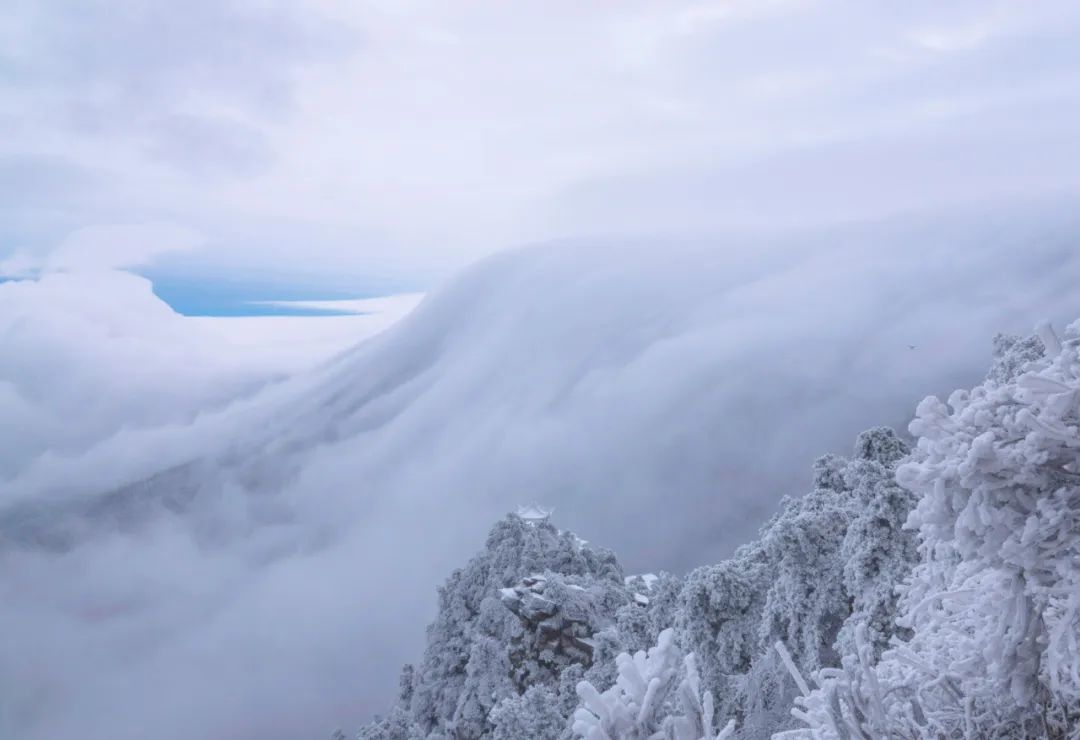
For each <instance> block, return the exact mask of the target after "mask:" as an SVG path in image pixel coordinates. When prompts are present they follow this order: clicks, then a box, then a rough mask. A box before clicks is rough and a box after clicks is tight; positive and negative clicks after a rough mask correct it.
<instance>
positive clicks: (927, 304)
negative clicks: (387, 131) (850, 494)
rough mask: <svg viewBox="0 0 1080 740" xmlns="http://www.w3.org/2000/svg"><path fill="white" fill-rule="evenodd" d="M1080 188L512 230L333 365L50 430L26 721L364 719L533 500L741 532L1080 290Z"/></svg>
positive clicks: (663, 555)
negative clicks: (888, 207)
mask: <svg viewBox="0 0 1080 740" xmlns="http://www.w3.org/2000/svg"><path fill="white" fill-rule="evenodd" d="M1072 210H1073V209H1070V208H1069V204H1068V203H1052V204H1049V205H1045V204H1044V205H1042V206H1038V207H1034V206H1032V207H1031V208H1029V209H1027V210H1024V209H1019V208H1016V207H1014V208H1012V209H1004V208H1001V209H980V210H974V211H969V212H964V213H952V214H950V215H948V216H945V215H923V216H909V217H906V218H903V219H895V220H891V221H886V222H876V223H869V224H865V225H860V226H851V227H847V228H844V229H828V230H817V231H803V232H799V233H795V234H792V235H788V236H752V235H748V234H747V235H742V236H738V235H736V236H730V237H726V238H722V239H721V238H711V239H704V238H703V239H700V240H687V239H670V240H666V241H663V242H656V241H651V240H649V241H640V242H627V241H624V242H614V243H609V242H602V241H582V240H578V241H573V242H562V243H556V244H548V245H542V246H537V247H533V248H528V249H524V250H518V251H513V252H507V253H504V254H500V255H497V256H495V257H491V258H488V259H487V260H485V261H483V262H481V263H479V264H478V265H476V266H475V267H473V268H471V269H469V270H467V271H465V272H464V273H463V274H461V275H460V276H459V277H457V278H456V279H454V280H452V281H450V282H449V283H448V284H447V285H446V286H444V287H443V288H442V289H441V290H439V291H436V292H435V293H434V294H433V295H431V296H429V297H428V298H427V299H426V300H425V301H424V302H423V303H422V304H421V305H420V306H419V307H418V308H417V309H416V310H415V311H414V312H413V313H412V314H410V315H409V316H408V317H407V318H406V319H404V320H403V321H401V322H400V323H398V324H396V325H395V326H393V327H392V328H390V329H389V330H387V331H385V332H383V333H381V334H379V335H378V336H376V337H374V338H372V339H370V340H368V341H366V342H364V343H362V344H360V345H358V346H356V347H354V348H353V349H351V350H349V351H347V352H345V353H343V354H341V355H338V356H337V357H335V358H333V359H332V360H330V361H329V362H327V363H326V364H323V365H321V366H319V367H318V368H316V369H314V370H312V371H311V372H308V373H303V374H300V375H297V376H295V377H293V378H291V379H289V380H286V381H284V382H280V383H275V384H272V385H269V386H267V387H266V388H265V389H263V390H262V391H261V392H259V393H257V394H254V395H251V396H248V397H247V398H244V399H241V400H239V401H236V402H235V403H232V404H230V405H228V406H227V407H225V408H221V409H218V410H217V411H209V412H206V413H202V414H199V415H197V416H195V417H194V418H185V417H178V416H173V417H170V418H166V419H164V420H159V421H162V423H161V424H159V425H157V426H155V427H154V428H144V429H133V428H124V429H121V430H119V431H117V432H116V433H115V434H113V435H112V436H110V437H109V438H107V439H105V440H104V441H101V442H99V443H98V444H96V445H94V446H93V447H92V448H91V449H89V450H86V451H84V452H80V453H78V454H72V455H68V456H65V457H63V458H62V459H61V458H59V457H57V456H55V455H53V456H48V457H40V458H37V459H30V460H26V459H25V458H24V459H23V462H22V464H21V465H20V466H19V469H18V475H16V476H15V477H13V478H11V479H9V480H8V481H7V482H6V483H5V504H4V508H3V510H0V558H2V560H0V568H2V569H3V572H4V575H5V577H4V578H3V579H2V581H0V582H2V583H3V586H2V589H3V592H2V593H0V629H2V630H3V632H4V634H6V635H8V636H9V638H10V639H9V640H8V641H6V642H5V644H4V647H3V648H2V650H3V651H4V654H3V655H2V656H0V666H2V668H0V696H3V697H4V707H5V712H4V717H5V721H7V722H8V727H9V728H10V732H13V733H15V734H16V735H18V736H20V737H26V738H31V739H34V740H37V739H43V738H50V739H51V738H59V737H66V736H69V735H70V734H72V733H75V732H79V733H81V734H82V735H83V736H89V737H102V738H105V737H108V738H112V739H113V740H125V739H126V738H136V737H142V736H145V733H146V732H147V731H148V728H153V729H154V732H155V733H157V734H158V735H159V736H161V737H162V738H164V739H165V740H173V739H174V738H175V739H176V740H180V738H187V737H192V736H199V737H237V738H248V737H250V738H256V737H258V738H260V740H265V739H266V738H271V739H273V738H291V737H296V736H298V735H304V736H318V735H319V734H320V733H325V732H328V731H329V730H330V729H332V728H333V726H335V725H338V724H340V725H343V726H346V727H351V726H354V725H357V724H359V722H360V721H362V720H363V719H364V718H365V717H366V716H367V715H368V714H369V713H370V712H372V711H376V710H378V709H380V708H382V707H384V706H385V705H386V700H387V698H388V696H389V694H390V692H391V690H392V685H393V676H394V674H395V671H396V668H397V666H398V664H399V663H400V662H402V661H404V660H407V659H410V658H414V657H416V656H415V651H416V650H418V649H419V646H420V644H421V640H420V637H421V635H422V629H423V625H424V623H425V621H426V620H427V618H428V617H429V615H430V614H431V611H432V606H433V603H434V593H433V589H434V585H435V584H436V583H437V582H439V581H440V580H441V579H442V578H443V577H445V575H446V574H447V572H448V570H449V569H450V568H452V567H454V566H455V565H456V564H458V563H460V562H462V561H463V560H464V558H465V557H467V556H468V554H469V553H470V552H472V551H473V550H474V549H475V548H476V547H477V545H478V543H479V542H480V538H481V537H482V536H483V533H484V532H485V531H486V529H487V527H488V525H489V523H490V522H491V521H492V520H493V519H494V518H495V517H497V516H499V515H501V514H502V513H504V512H505V511H506V510H508V509H511V508H513V507H514V506H515V505H517V504H518V503H521V502H525V501H531V500H538V501H541V502H543V503H545V504H547V505H551V506H554V507H555V509H556V512H557V513H556V520H557V523H558V524H559V525H560V526H563V527H567V528H570V529H573V530H575V531H577V532H579V533H581V534H582V535H583V536H586V537H588V538H590V539H591V540H593V541H595V542H597V543H599V544H602V545H605V546H610V547H613V548H615V549H616V550H617V551H618V552H619V553H620V556H621V558H622V559H623V562H624V563H626V564H627V565H628V567H630V568H632V569H643V568H650V569H653V568H667V569H673V570H683V569H685V568H687V567H689V566H691V565H696V564H700V563H704V562H709V561H712V560H715V559H717V558H719V557H721V556H722V555H724V554H726V553H728V552H730V551H731V550H732V548H733V547H735V546H736V545H737V544H739V543H741V542H743V541H746V540H747V539H749V538H751V537H752V535H753V532H754V530H755V528H756V527H757V526H758V525H759V524H760V523H761V522H762V521H763V520H764V518H765V517H766V516H767V515H768V514H769V513H771V511H772V510H773V508H774V506H775V504H776V502H777V501H778V499H779V498H780V497H781V496H782V495H784V494H799V493H801V492H803V490H804V489H805V487H806V485H807V483H808V477H809V475H808V473H809V466H810V464H811V462H812V461H813V459H814V458H815V457H816V456H817V455H819V454H822V453H824V452H828V451H841V452H842V451H845V450H846V449H847V447H848V445H849V444H850V442H851V440H852V439H853V437H854V435H855V434H856V433H857V432H858V431H860V430H861V429H863V428H865V427H868V426H871V425H876V424H881V423H891V424H894V425H897V426H902V425H903V424H904V423H905V422H906V420H907V419H908V418H909V416H910V413H911V411H912V409H913V408H914V406H915V403H916V402H917V401H918V400H919V399H921V398H922V397H923V396H924V395H926V394H928V393H944V392H947V391H949V390H950V389H951V388H953V387H956V386H961V385H965V384H966V385H970V384H971V383H972V382H973V381H974V380H976V379H977V378H978V376H979V374H980V373H981V372H983V371H984V369H985V367H986V365H987V359H988V355H989V351H990V339H991V337H992V335H993V334H994V333H995V332H997V331H999V330H1006V331H1014V332H1025V331H1027V330H1028V328H1029V327H1030V326H1031V325H1032V324H1033V323H1034V322H1035V321H1036V320H1038V319H1041V318H1043V317H1047V318H1051V319H1054V320H1057V321H1059V322H1061V321H1065V320H1068V319H1072V318H1074V317H1075V316H1076V315H1078V314H1080V305H1078V304H1077V299H1076V296H1075V295H1074V294H1073V291H1071V290H1070V289H1069V286H1071V285H1075V283H1076V280H1077V279H1078V278H1080V250H1077V249H1076V248H1075V245H1076V242H1077V240H1078V239H1080V224H1078V222H1077V219H1076V218H1075V217H1074V216H1072V215H1070V212H1071V211H1072ZM7 287H8V286H4V288H7ZM27 320H28V321H30V322H33V321H36V319H35V318H34V317H30V318H29V319H27ZM140 320H145V321H147V322H148V323H153V322H157V321H161V322H162V325H164V326H167V325H168V316H160V315H151V314H147V315H145V316H143V317H141V318H140ZM148 331H149V329H148ZM35 334H36V333H35ZM911 345H914V349H912V348H911ZM112 372H114V370H113V369H111V368H109V369H107V371H103V375H104V376H110V375H111V373H112ZM24 375H25V377H30V378H37V377H38V375H37V374H36V373H32V372H26V373H24ZM193 380H196V381H197V378H193ZM39 382H40V386H39V390H41V391H43V392H44V391H45V390H47V389H48V388H50V387H52V386H53V383H52V382H50V378H49V376H47V375H45V376H42V377H40V380H39ZM169 382H170V383H173V384H175V385H176V388H175V392H177V393H179V392H182V390H183V388H184V387H185V386H184V381H183V380H182V379H181V378H179V377H177V376H176V375H174V376H172V377H170V378H169ZM195 385H198V383H197V382H196V383H194V384H193V385H191V386H189V387H195ZM85 395H86V394H85V393H79V394H77V395H76V396H75V397H83V396H85ZM11 430H12V428H11V427H7V426H5V431H6V432H7V433H8V436H11V434H10V433H11ZM12 441H13V440H11V439H5V443H6V444H10V443H11V442H12ZM26 454H30V455H31V457H32V451H31V452H30V453H25V452H24V455H26ZM644 522H648V523H649V527H650V531H652V532H653V533H654V536H650V538H648V539H647V540H644V539H642V538H641V537H640V536H639V535H638V532H640V531H642V529H641V528H642V525H643V523H644ZM118 706H122V707H124V711H117V707H118Z"/></svg>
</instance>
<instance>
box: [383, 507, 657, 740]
mask: <svg viewBox="0 0 1080 740" xmlns="http://www.w3.org/2000/svg"><path fill="white" fill-rule="evenodd" d="M634 597H635V594H634V593H633V591H632V589H630V588H628V587H627V585H626V584H625V582H624V578H623V574H622V569H621V568H620V566H619V564H618V562H617V561H616V559H615V556H614V555H613V554H612V553H610V552H608V551H606V550H602V549H598V548H593V547H590V546H588V545H586V544H585V543H584V542H583V541H582V540H580V539H578V538H577V537H575V536H574V535H572V534H570V533H568V532H560V531H559V530H557V529H556V528H555V527H554V526H552V525H551V524H550V523H548V522H547V521H526V520H524V519H522V518H521V517H519V516H516V515H510V516H508V517H507V518H506V519H504V520H502V521H501V522H498V523H497V524H496V525H495V526H494V527H493V528H492V530H491V532H490V534H489V535H488V538H487V542H486V545H485V548H484V550H483V551H482V552H481V553H480V554H478V555H477V556H475V557H474V558H472V559H471V560H470V561H469V563H468V564H467V565H466V566H465V567H464V568H461V569H459V570H457V571H455V572H454V573H453V574H452V575H451V576H450V578H449V579H448V580H447V582H446V584H445V585H444V586H443V587H442V588H441V589H440V590H439V611H438V614H437V617H436V619H435V621H434V623H432V625H431V626H430V627H429V628H428V645H427V649H426V651H425V653H424V658H423V660H422V661H421V662H420V664H419V665H417V666H416V667H415V668H413V667H406V670H405V671H404V672H403V679H402V686H401V691H400V692H399V701H398V703H397V705H396V707H395V708H394V710H393V711H392V712H391V714H390V715H388V717H387V718H386V719H383V720H381V721H380V722H377V723H373V724H372V725H369V726H368V727H367V728H365V729H364V730H363V731H362V732H363V733H368V734H366V735H364V737H370V738H379V739H380V740H383V739H384V738H385V739H386V740H390V739H391V738H402V739H404V738H412V737H413V736H414V735H415V736H418V737H436V736H440V735H446V736H452V737H454V738H459V739H461V740H465V739H466V738H485V737H492V736H493V734H494V733H495V732H496V730H497V729H498V726H499V725H498V724H497V723H496V719H498V720H499V722H501V723H502V726H503V729H502V730H499V732H501V733H503V736H506V735H505V733H507V732H511V730H510V729H509V728H510V727H511V726H518V725H521V724H522V723H528V722H533V723H536V722H541V723H542V724H543V723H548V724H550V722H549V720H551V721H552V722H553V721H554V720H552V719H551V716H549V715H548V714H544V715H543V717H541V716H540V715H536V716H533V714H531V713H530V712H531V710H530V707H534V705H535V704H536V702H537V701H538V700H539V697H540V696H541V695H540V694H535V693H534V695H531V696H528V697H526V696H525V694H526V692H527V690H528V689H530V688H537V689H538V688H541V687H542V688H545V689H546V690H548V691H550V692H552V693H553V694H554V695H555V696H556V697H559V696H560V692H563V693H565V692H567V691H569V692H570V693H571V695H572V692H573V685H570V686H566V685H565V681H563V679H562V674H563V673H564V672H568V671H569V673H568V675H573V676H574V677H575V683H576V681H577V680H581V679H582V678H583V677H586V676H591V678H592V679H593V680H595V681H597V682H600V683H603V681H604V676H605V675H606V674H612V675H611V680H613V678H614V677H613V669H614V662H613V661H614V656H615V654H617V653H618V652H619V651H620V650H623V649H625V648H624V646H623V644H622V641H621V639H620V637H619V634H618V630H617V628H616V627H615V624H616V621H617V618H616V613H617V612H618V611H619V610H620V608H624V607H633V608H636V609H638V610H639V611H641V613H642V615H644V616H645V617H646V618H647V615H648V612H647V610H646V607H645V605H635V604H634V601H633V600H634ZM637 616H638V615H637V614H632V613H631V614H628V615H627V619H631V618H633V617H637ZM646 621H647V619H646ZM609 664H610V665H609ZM575 667H578V668H579V669H580V670H579V672H574V671H573V670H570V669H573V668H575ZM563 705H565V706H563ZM573 705H574V703H573V702H572V701H570V700H567V701H565V702H562V704H560V706H563V708H562V710H561V711H562V712H563V715H562V718H563V721H564V724H565V721H566V719H567V718H568V716H569V712H570V710H571V709H572V707H573Z"/></svg>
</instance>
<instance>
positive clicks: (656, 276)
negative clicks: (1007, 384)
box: [0, 0, 1080, 740]
mask: <svg viewBox="0 0 1080 740" xmlns="http://www.w3.org/2000/svg"><path fill="white" fill-rule="evenodd" d="M1078 22H1080V3H1076V2H1066V1H1065V0H1061V1H1060V2H1052V1H1051V0H1046V1H1041V2H1037V3H1035V2H1030V3H1022V2H1010V3H1005V2H989V1H986V2H950V3H947V4H946V3H941V2H931V1H929V0H928V1H925V2H921V1H917V2H903V3H898V2H880V3H871V2H863V1H860V2H854V1H852V2H843V1H839V0H837V1H828V2H827V1H825V0H753V1H750V0H725V1H721V2H697V3H686V2H667V1H665V2H660V1H659V0H658V1H657V2H644V1H642V2H609V1H607V0H595V1H594V2H580V1H579V2H489V3H479V2H475V3H474V2H465V1H464V0H461V1H457V0H455V1H453V2H430V3H429V2H400V3H391V2H368V3H362V2H357V1H356V0H294V1H292V2H277V1H276V0H185V1H184V2H179V1H177V0H131V1H127V0H78V1H77V2H76V1H75V0H71V1H67V0H6V2H5V3H4V10H3V13H0V634H3V635H5V636H6V637H7V638H8V639H5V640H0V737H8V736H11V737H19V738H28V739H29V740H61V739H63V740H67V738H70V737H73V736H79V737H82V738H86V739H87V740H99V739H100V740H143V739H144V738H145V737H147V736H148V732H150V734H153V735H154V736H155V737H159V738H161V739H162V740H190V739H191V738H202V737H206V738H226V737H227V738H236V739H237V740H249V739H250V740H295V739H296V738H301V737H312V738H316V737H325V736H326V735H328V734H329V731H330V730H331V729H332V728H333V727H334V726H341V727H344V728H346V729H347V730H349V731H350V732H351V731H352V730H353V729H355V728H356V727H357V726H358V725H359V724H360V723H361V722H363V721H365V720H366V719H368V718H369V717H370V716H371V715H372V713H373V712H376V711H385V710H386V708H387V707H388V706H389V701H390V696H391V694H392V692H393V688H394V686H395V679H396V672H397V668H398V666H399V665H400V664H401V663H402V662H404V661H406V660H413V659H415V658H416V657H417V656H418V654H419V653H420V652H421V650H422V648H423V639H424V625H425V624H426V623H427V622H428V621H429V620H430V619H431V617H432V613H433V609H434V605H435V587H436V586H437V584H438V583H440V582H441V581H442V579H444V578H445V577H446V575H447V574H448V573H449V571H450V570H451V569H452V568H453V567H455V566H458V565H461V564H463V563H464V562H465V560H466V558H467V557H468V556H469V554H470V553H472V552H475V551H476V550H477V549H478V547H479V546H480V545H481V544H482V542H483V537H484V532H485V531H486V530H487V528H488V527H489V525H490V523H491V522H492V521H494V520H495V519H497V518H498V517H501V516H502V515H503V514H504V513H505V512H506V511H509V510H513V509H514V508H515V507H516V506H517V505H518V504H520V503H523V502H527V501H530V500H537V501H539V502H541V503H545V504H549V505H554V506H555V507H556V509H557V518H556V523H557V524H558V525H559V526H561V527H566V528H569V529H573V530H574V531H576V532H577V533H578V534H580V535H581V536H583V537H585V538H587V539H589V540H591V541H594V542H596V543H597V544H600V545H605V546H612V547H614V548H616V549H617V550H618V552H619V555H620V557H621V558H622V562H623V563H624V564H626V567H627V568H629V569H631V570H635V571H637V570H652V569H663V568H667V569H671V570H675V571H679V572H685V571H686V570H688V569H690V568H692V567H694V566H697V565H701V564H706V563H710V562H715V561H716V560H717V559H719V558H722V557H724V556H725V555H726V554H727V553H730V552H731V551H732V550H733V548H735V547H736V546H737V545H738V544H740V543H745V542H747V541H749V540H750V539H752V538H753V536H754V532H755V531H756V530H757V527H758V526H759V525H760V524H761V523H762V522H763V521H764V520H765V519H766V518H767V517H768V516H769V515H770V513H771V512H773V511H775V507H776V503H777V501H778V500H779V499H780V497H781V496H783V495H788V494H792V495H799V494H801V493H804V492H805V490H806V488H807V486H808V485H809V471H810V466H811V464H812V461H813V459H814V458H815V457H816V456H817V455H819V454H822V453H825V452H829V451H834V452H841V453H844V452H846V451H848V450H849V449H850V445H851V441H852V440H853V439H854V437H855V435H856V434H857V433H858V432H859V431H861V430H862V429H865V428H866V427H868V426H872V425H878V424H892V425H895V426H897V427H898V428H902V427H903V426H904V424H905V423H906V420H907V419H909V418H910V415H911V412H912V410H913V408H914V406H915V404H916V403H917V402H918V400H919V399H920V398H922V397H924V396H925V395H927V394H929V393H938V394H946V393H948V392H949V391H950V390H952V389H953V388H956V387H970V386H971V385H973V384H976V383H978V382H979V380H980V378H981V377H982V375H983V373H984V372H985V369H986V367H987V365H988V362H989V359H990V357H989V355H990V346H991V337H992V336H993V334H994V333H995V332H996V331H999V330H1004V331H1011V332H1017V333H1022V332H1027V331H1029V330H1030V328H1031V327H1032V326H1033V325H1034V324H1035V323H1036V322H1037V321H1039V320H1041V319H1044V318H1049V319H1051V320H1053V321H1054V322H1056V324H1057V325H1058V326H1059V327H1060V326H1062V325H1064V324H1065V323H1067V322H1069V321H1072V320H1074V319H1076V317H1077V316H1078V315H1080V302H1078V301H1080V297H1078V296H1077V293H1076V290H1075V286H1076V285H1077V284H1078V283H1080V249H1078V248H1077V246H1076V245H1077V244H1078V243H1080V217H1078V216H1077V215H1076V214H1077V213H1080V211H1078V209H1077V208H1076V205H1075V203H1076V197H1075V196H1076V194H1077V192H1078V189H1080V137H1077V132H1078V131H1080V31H1078ZM913 214H914V215H913ZM848 221H859V222H864V221H865V222H866V223H857V224H846V223H841V224H840V225H837V222H848ZM771 230H776V231H781V232H784V233H782V234H779V235H776V236H774V235H772V234H768V233H765V232H769V231H771ZM538 243H539V244H538ZM522 244H534V245H536V246H534V247H533V248H527V249H519V250H511V249H508V248H511V247H516V246H518V245H522ZM500 250H506V251H500ZM493 252H499V253H498V254H496V255H493V256H487V258H486V259H480V258H482V257H484V256H485V255H490V253H493ZM478 259H479V261H478V262H476V264H475V265H474V266H472V267H467V268H464V269H461V270H460V272H459V268H463V266H464V265H465V264H466V263H471V262H474V261H476V260H478ZM116 268H138V270H137V272H138V273H139V274H132V272H130V271H126V270H123V269H116ZM451 274H454V277H448V276H449V275H451ZM23 276H32V277H37V278H38V279H33V280H7V281H5V280H4V279H3V278H5V277H23ZM147 276H150V277H151V278H152V279H154V280H158V283H157V287H158V288H159V289H160V287H161V285H162V283H163V282H167V283H168V284H169V285H171V286H173V287H174V288H175V287H176V286H180V289H183V290H196V291H197V290H203V291H204V292H206V291H207V290H208V289H210V288H212V290H210V292H211V293H214V296H216V297H218V298H220V297H221V296H220V295H219V294H220V293H221V292H222V291H223V290H225V291H227V290H228V286H232V285H238V281H246V282H248V283H258V282H263V283H267V282H273V283H275V284H276V285H279V286H280V285H283V284H287V285H289V286H292V287H293V288H296V289H294V290H286V291H281V293H282V294H287V295H288V296H292V297H294V298H295V297H298V296H299V297H302V298H304V299H307V300H308V301H309V303H310V305H315V306H325V304H324V303H322V302H320V301H325V300H326V299H330V298H341V297H349V296H354V295H355V296H357V297H359V295H360V294H363V295H364V296H365V297H367V296H370V295H372V294H374V293H379V292H380V290H381V291H382V292H384V293H386V292H397V291H400V290H405V289H409V290H421V291H425V292H427V293H428V295H427V297H426V298H425V299H424V300H423V302H422V303H421V304H420V307H419V308H418V309H416V310H415V311H412V312H411V313H409V311H410V310H411V309H412V307H413V306H414V305H415V303H416V301H417V297H416V296H404V295H398V296H395V297H392V298H387V297H385V296H384V297H382V298H380V299H376V300H375V301H374V302H372V301H366V302H364V303H360V304H355V305H357V306H359V307H361V310H363V311H370V312H371V313H369V314H367V315H357V316H334V317H318V318H313V317H285V318H283V317H265V316H261V317H245V318H242V319H236V318H223V317H221V316H213V317H205V316H203V317H198V318H194V317H191V316H184V315H180V314H179V313H177V311H175V310H173V309H175V308H176V306H172V307H170V306H169V305H166V303H164V302H162V300H161V298H160V296H159V295H156V294H155V293H154V292H153V291H152V287H153V286H152V285H151V281H150V280H148V279H147ZM444 278H445V279H444ZM223 286H224V287H223ZM312 286H314V288H313V287H312ZM299 287H304V288H305V289H304V290H300V289H298V288H299ZM237 294H238V295H237V298H240V297H242V298H243V299H244V300H248V299H256V300H258V299H259V298H260V296H259V294H258V291H255V290H253V289H252V288H251V286H250V285H248V286H244V287H243V290H240V288H239V287H238V288H237ZM204 297H205V296H204ZM261 297H262V298H266V299H270V298H278V299H282V298H283V295H275V296H270V295H265V296H261ZM403 314H408V315H407V316H406V317H405V318H404V319H402V320H401V321H399V322H397V323H393V322H394V321H395V320H396V319H397V318H398V317H400V316H402V315H403ZM391 323H393V325H392V326H391V327H390V328H389V329H385V328H386V327H387V326H388V325H390V324H391ZM384 330H385V331H384ZM380 331H382V333H380V334H379V335H378V336H377V337H375V338H374V339H371V340H369V341H363V342H361V341H360V340H362V339H364V337H367V336H370V335H371V334H372V333H377V332H380ZM159 504H160V505H159ZM118 708H119V709H118ZM147 728H152V730H150V731H148V730H147Z"/></svg>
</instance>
